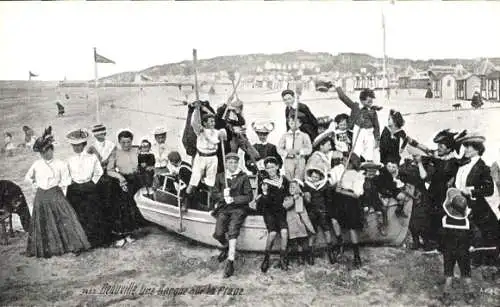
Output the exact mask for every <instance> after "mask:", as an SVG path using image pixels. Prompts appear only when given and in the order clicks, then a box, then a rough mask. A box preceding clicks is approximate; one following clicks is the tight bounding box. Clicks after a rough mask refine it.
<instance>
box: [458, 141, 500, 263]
mask: <svg viewBox="0 0 500 307" xmlns="http://www.w3.org/2000/svg"><path fill="white" fill-rule="evenodd" d="M484 141H485V138H484V136H481V135H478V134H466V135H465V136H463V137H461V138H459V139H457V142H458V143H459V144H462V146H463V147H464V149H465V150H464V157H465V158H466V159H468V161H469V162H468V163H466V164H464V165H462V166H460V167H459V169H458V171H457V173H456V176H455V182H454V183H455V187H456V188H457V189H459V190H460V191H462V193H463V194H464V195H465V196H466V197H467V199H468V206H469V207H470V208H471V209H472V221H473V222H474V224H475V225H476V226H477V227H478V228H479V230H480V232H481V243H482V245H483V246H485V247H487V246H496V245H497V244H498V240H499V237H498V220H497V217H496V216H495V213H494V212H493V210H492V208H491V207H490V205H489V204H488V202H487V201H486V199H485V197H489V196H491V195H493V192H494V183H493V178H492V177H491V171H490V168H489V167H488V166H487V165H486V163H485V162H484V161H483V160H482V159H481V156H482V155H483V153H484V151H485V147H484ZM495 253H497V252H495ZM493 254H494V253H491V252H480V253H476V254H475V257H474V263H475V264H477V265H481V264H484V263H485V262H489V261H493V259H490V258H494V255H493Z"/></svg>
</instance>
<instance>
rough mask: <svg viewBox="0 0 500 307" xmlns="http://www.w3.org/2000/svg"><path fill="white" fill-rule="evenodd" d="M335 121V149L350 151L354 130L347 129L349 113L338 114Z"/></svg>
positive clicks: (344, 151)
mask: <svg viewBox="0 0 500 307" xmlns="http://www.w3.org/2000/svg"><path fill="white" fill-rule="evenodd" d="M333 121H334V122H335V130H334V131H335V150H337V151H340V152H342V153H349V151H350V150H351V147H352V131H351V130H348V129H347V128H348V121H349V115H347V114H345V113H341V114H338V115H337V116H335V118H334V119H333Z"/></svg>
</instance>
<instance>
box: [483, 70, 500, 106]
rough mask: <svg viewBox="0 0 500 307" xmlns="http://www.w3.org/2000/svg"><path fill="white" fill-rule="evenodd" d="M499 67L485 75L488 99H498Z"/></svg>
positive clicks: (499, 88)
mask: <svg viewBox="0 0 500 307" xmlns="http://www.w3.org/2000/svg"><path fill="white" fill-rule="evenodd" d="M499 93H500V67H499V68H498V69H496V70H495V71H492V72H491V73H489V74H488V75H487V76H486V95H485V96H484V97H485V98H486V99H488V100H496V101H500V95H499Z"/></svg>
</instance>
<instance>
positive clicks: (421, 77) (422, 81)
mask: <svg viewBox="0 0 500 307" xmlns="http://www.w3.org/2000/svg"><path fill="white" fill-rule="evenodd" d="M430 82H431V79H430V77H429V73H428V72H426V71H420V72H417V73H416V74H414V75H413V76H411V77H410V78H409V80H408V88H415V89H427V88H429V85H430Z"/></svg>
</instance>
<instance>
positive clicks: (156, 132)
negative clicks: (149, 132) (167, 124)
mask: <svg viewBox="0 0 500 307" xmlns="http://www.w3.org/2000/svg"><path fill="white" fill-rule="evenodd" d="M153 134H154V135H162V134H167V129H165V128H164V127H157V128H156V129H155V130H154V132H153Z"/></svg>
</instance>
